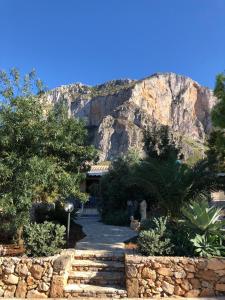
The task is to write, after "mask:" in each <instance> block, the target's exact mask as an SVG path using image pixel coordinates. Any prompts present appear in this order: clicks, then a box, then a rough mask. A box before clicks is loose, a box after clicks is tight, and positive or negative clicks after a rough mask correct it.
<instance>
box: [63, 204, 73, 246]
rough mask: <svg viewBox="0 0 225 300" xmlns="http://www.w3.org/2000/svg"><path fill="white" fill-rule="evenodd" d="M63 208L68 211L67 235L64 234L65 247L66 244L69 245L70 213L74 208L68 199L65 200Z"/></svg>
mask: <svg viewBox="0 0 225 300" xmlns="http://www.w3.org/2000/svg"><path fill="white" fill-rule="evenodd" d="M64 209H65V212H67V213H68V217H67V236H66V239H67V248H68V246H69V237H70V214H71V212H72V211H73V210H74V205H73V203H72V202H70V201H67V202H66V203H65V205H64Z"/></svg>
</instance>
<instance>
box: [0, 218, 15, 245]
mask: <svg viewBox="0 0 225 300" xmlns="http://www.w3.org/2000/svg"><path fill="white" fill-rule="evenodd" d="M12 218H13V217H12V216H10V215H9V214H8V215H4V214H2V213H0V220H1V222H0V244H1V243H12V242H13V239H14V237H15V235H16V225H15V222H12Z"/></svg>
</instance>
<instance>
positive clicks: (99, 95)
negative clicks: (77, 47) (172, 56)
mask: <svg viewBox="0 0 225 300" xmlns="http://www.w3.org/2000/svg"><path fill="white" fill-rule="evenodd" d="M59 99H65V100H66V101H67V103H68V108H69V113H70V114H71V115H73V116H75V117H78V118H82V119H84V120H85V121H86V123H87V126H88V130H89V134H90V140H91V143H93V144H94V145H95V146H96V147H97V148H98V149H99V150H100V158H101V160H110V159H112V158H114V157H116V156H118V155H120V154H121V153H126V152H127V150H128V149H130V148H137V149H140V150H141V149H142V146H143V135H142V130H143V128H145V127H146V126H148V125H150V124H151V123H152V122H153V121H156V122H158V123H160V124H164V125H169V127H170V128H171V130H172V131H173V133H174V134H175V136H176V135H177V136H182V138H183V150H184V152H185V155H186V158H187V157H189V158H190V159H193V158H194V157H193V156H197V155H198V156H201V154H202V151H203V149H204V146H203V143H204V141H205V137H206V135H207V134H208V133H209V131H210V128H211V119H210V111H211V109H212V107H213V105H214V104H215V101H216V99H215V97H214V96H213V93H212V91H211V90H209V89H208V88H206V87H202V86H200V85H199V84H198V83H197V82H195V81H193V80H192V79H190V78H187V77H185V76H181V75H176V74H174V73H162V74H154V75H152V76H150V77H148V78H145V79H142V80H138V81H136V80H114V81H110V82H107V83H105V84H102V85H97V86H94V87H90V86H87V85H83V84H71V85H67V86H61V87H59V88H56V89H54V90H52V91H50V92H49V93H48V100H49V101H51V102H53V103H55V102H57V101H59Z"/></svg>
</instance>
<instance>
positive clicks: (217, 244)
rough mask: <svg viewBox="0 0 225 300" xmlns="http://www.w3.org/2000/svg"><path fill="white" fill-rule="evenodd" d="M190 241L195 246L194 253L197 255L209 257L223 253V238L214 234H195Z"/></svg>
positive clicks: (224, 248) (224, 249)
mask: <svg viewBox="0 0 225 300" xmlns="http://www.w3.org/2000/svg"><path fill="white" fill-rule="evenodd" d="M191 242H192V244H193V246H194V248H195V253H196V254H197V255H198V256H201V257H211V256H224V255H225V246H224V245H223V240H222V238H221V237H220V236H218V235H216V234H211V235H207V234H203V235H200V234H196V236H195V237H194V238H193V239H191Z"/></svg>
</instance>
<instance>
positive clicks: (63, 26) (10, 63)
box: [0, 0, 225, 88]
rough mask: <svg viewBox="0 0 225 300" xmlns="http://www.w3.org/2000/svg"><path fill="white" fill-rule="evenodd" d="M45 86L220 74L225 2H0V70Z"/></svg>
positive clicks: (224, 65)
mask: <svg viewBox="0 0 225 300" xmlns="http://www.w3.org/2000/svg"><path fill="white" fill-rule="evenodd" d="M14 66H16V67H18V68H19V69H20V71H21V72H22V73H24V72H28V71H30V70H31V69H32V68H35V69H36V70H37V73H38V75H39V77H40V78H41V79H42V80H44V82H45V83H46V85H47V86H48V87H49V88H53V87H56V86H59V85H62V84H68V83H73V82H83V83H87V84H91V85H93V84H97V83H102V82H104V81H107V80H111V79H117V78H133V79H139V78H143V77H146V76H149V75H151V74H152V73H156V72H176V73H178V74H183V75H186V76H190V77H191V78H193V79H195V80H197V81H198V82H199V83H201V84H203V85H205V86H209V87H213V86H214V81H215V76H216V74H217V73H219V72H222V71H224V70H225V0H19V1H17V0H0V69H5V70H8V69H9V68H11V67H14Z"/></svg>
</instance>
